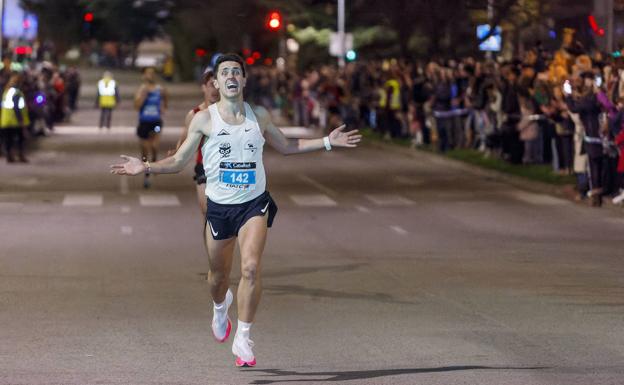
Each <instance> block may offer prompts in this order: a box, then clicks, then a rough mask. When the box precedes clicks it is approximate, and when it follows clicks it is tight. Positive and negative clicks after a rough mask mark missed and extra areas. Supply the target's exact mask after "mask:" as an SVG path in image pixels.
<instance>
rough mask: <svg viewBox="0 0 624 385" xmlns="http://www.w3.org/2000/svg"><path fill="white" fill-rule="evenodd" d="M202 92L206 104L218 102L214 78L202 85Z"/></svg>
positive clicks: (217, 91)
mask: <svg viewBox="0 0 624 385" xmlns="http://www.w3.org/2000/svg"><path fill="white" fill-rule="evenodd" d="M202 91H203V92H204V98H205V99H206V100H207V101H208V103H211V104H212V103H216V102H217V101H218V100H219V90H218V89H216V88H215V85H214V77H211V78H210V79H209V80H207V81H206V83H204V84H202Z"/></svg>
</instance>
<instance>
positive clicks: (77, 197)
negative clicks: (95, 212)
mask: <svg viewBox="0 0 624 385" xmlns="http://www.w3.org/2000/svg"><path fill="white" fill-rule="evenodd" d="M103 201H104V198H103V197H102V194H67V195H65V197H64V198H63V206H88V207H95V206H102V203H103Z"/></svg>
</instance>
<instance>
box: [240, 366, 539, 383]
mask: <svg viewBox="0 0 624 385" xmlns="http://www.w3.org/2000/svg"><path fill="white" fill-rule="evenodd" d="M541 369H550V368H548V367H541V366H537V367H505V366H501V367H496V366H476V365H463V366H462V365H458V366H442V367H439V368H413V369H376V370H354V371H345V372H297V371H292V370H281V369H249V370H245V371H246V372H259V373H266V375H265V376H270V377H272V378H273V379H266V380H254V381H253V382H250V384H275V383H279V382H312V381H324V382H339V381H350V380H366V379H370V378H377V377H387V376H395V375H399V374H418V373H438V372H439V373H443V372H455V371H463V370H541ZM289 376H299V377H300V378H295V379H282V378H283V377H289ZM301 377H304V378H301ZM305 377H316V378H305ZM318 377H328V378H318Z"/></svg>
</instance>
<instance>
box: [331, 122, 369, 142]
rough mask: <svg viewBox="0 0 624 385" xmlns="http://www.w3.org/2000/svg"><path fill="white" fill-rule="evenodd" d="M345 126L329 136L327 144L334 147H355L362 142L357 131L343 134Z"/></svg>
mask: <svg viewBox="0 0 624 385" xmlns="http://www.w3.org/2000/svg"><path fill="white" fill-rule="evenodd" d="M345 127H346V125H345V124H343V125H342V126H340V127H338V128H336V129H335V130H333V131H332V132H331V133H330V134H329V143H330V144H331V145H332V146H334V147H357V144H358V143H359V142H360V141H361V140H362V135H360V134H359V130H351V131H348V132H344V131H343V130H344V129H345Z"/></svg>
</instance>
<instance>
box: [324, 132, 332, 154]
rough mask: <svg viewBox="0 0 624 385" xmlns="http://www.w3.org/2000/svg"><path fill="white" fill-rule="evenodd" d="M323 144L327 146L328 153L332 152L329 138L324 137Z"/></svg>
mask: <svg viewBox="0 0 624 385" xmlns="http://www.w3.org/2000/svg"><path fill="white" fill-rule="evenodd" d="M323 144H324V145H325V149H326V150H327V151H331V148H332V147H331V143H329V136H325V137H323Z"/></svg>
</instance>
